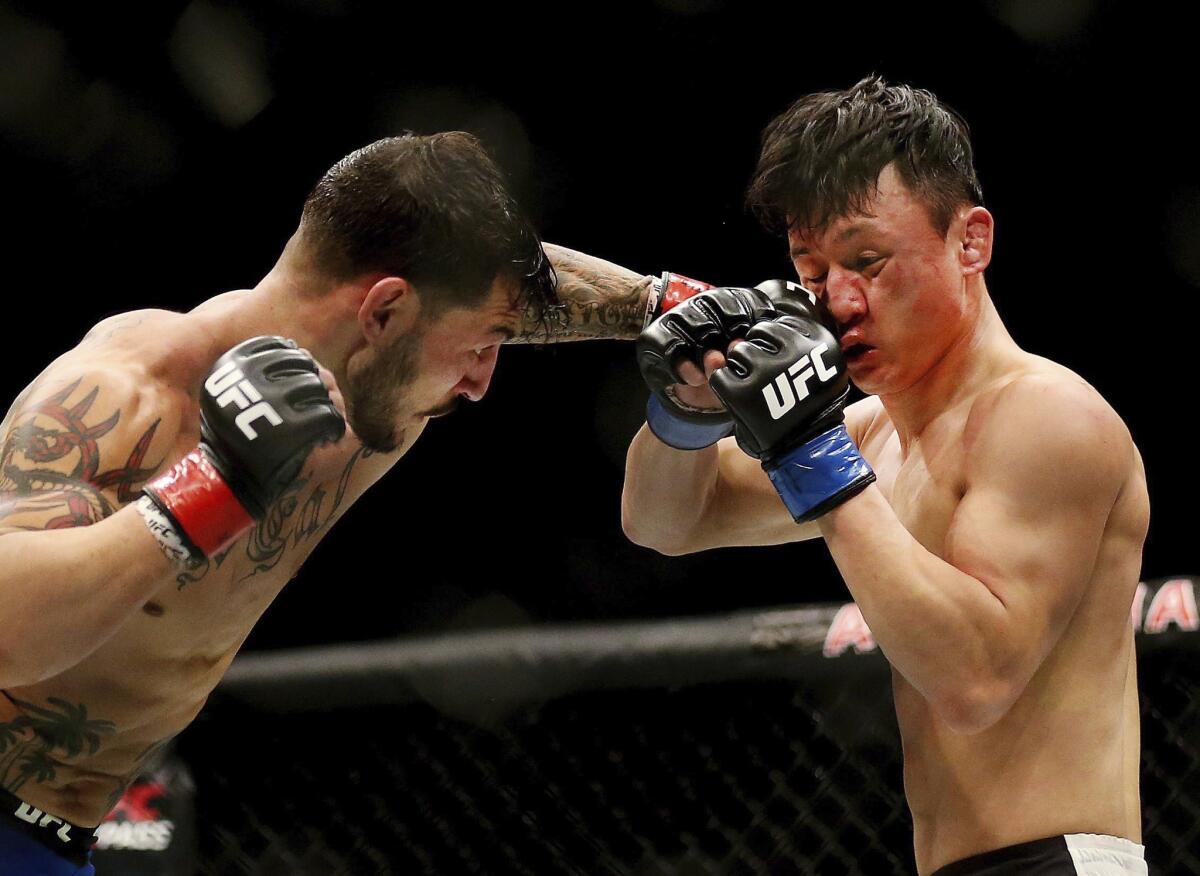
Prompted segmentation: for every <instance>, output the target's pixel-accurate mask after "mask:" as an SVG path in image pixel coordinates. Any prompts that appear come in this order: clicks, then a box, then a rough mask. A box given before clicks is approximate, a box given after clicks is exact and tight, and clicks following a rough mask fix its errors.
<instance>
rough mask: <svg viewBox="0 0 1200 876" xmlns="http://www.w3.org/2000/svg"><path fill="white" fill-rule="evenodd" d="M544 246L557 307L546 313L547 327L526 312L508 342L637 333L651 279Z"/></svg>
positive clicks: (629, 336)
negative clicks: (554, 277) (555, 282)
mask: <svg viewBox="0 0 1200 876" xmlns="http://www.w3.org/2000/svg"><path fill="white" fill-rule="evenodd" d="M545 249H546V255H548V256H549V257H550V263H551V264H552V265H553V266H554V272H555V274H556V275H557V277H558V285H557V287H556V288H555V291H556V292H557V294H558V299H559V301H560V302H561V306H560V307H559V308H556V309H555V310H554V312H553V313H552V314H551V315H550V320H549V325H544V324H543V323H542V322H541V321H540V320H539V319H538V318H537V317H536V316H534V315H527V316H526V318H525V319H524V320H523V321H522V323H521V326H520V329H519V330H518V332H517V334H516V336H515V337H513V338H512V339H511V340H510V341H508V343H518V344H520V343H526V344H527V343H544V342H546V341H551V342H554V341H587V340H595V339H599V338H609V339H620V340H633V339H635V338H636V337H637V336H638V333H639V332H641V330H642V324H643V322H644V320H645V317H646V301H647V298H646V296H647V294H648V293H649V291H650V289H651V287H652V286H653V285H654V278H653V277H647V276H643V275H642V274H638V273H636V272H634V271H630V270H628V269H627V268H622V267H621V266H620V265H615V264H613V263H612V262H606V261H605V260H604V259H598V258H595V257H593V256H589V255H584V254H583V253H581V252H576V251H575V250H572V249H567V248H566V247H563V246H556V245H554V244H552V243H548V244H546V245H545ZM547 333H549V336H548V337H547Z"/></svg>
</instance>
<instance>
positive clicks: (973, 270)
mask: <svg viewBox="0 0 1200 876" xmlns="http://www.w3.org/2000/svg"><path fill="white" fill-rule="evenodd" d="M961 222H962V232H961V234H960V245H961V246H962V251H961V252H960V254H959V257H958V258H959V264H960V265H961V266H962V271H963V274H964V275H968V274H981V273H983V269H984V268H986V267H987V266H988V264H989V263H990V262H991V260H992V235H993V232H994V230H995V227H996V222H995V220H994V219H993V218H992V214H991V213H989V212H988V211H987V210H986V209H985V208H983V207H971V208H970V209H969V210H967V211H966V213H964V214H963V216H962V219H961Z"/></svg>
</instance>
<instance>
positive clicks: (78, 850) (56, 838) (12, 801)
mask: <svg viewBox="0 0 1200 876" xmlns="http://www.w3.org/2000/svg"><path fill="white" fill-rule="evenodd" d="M0 821H2V822H3V823H4V824H6V825H8V826H9V827H10V828H13V829H15V830H20V831H21V832H22V833H24V834H25V835H26V836H29V837H32V838H33V839H35V840H37V841H38V842H39V843H41V844H42V845H44V846H45V847H46V848H48V849H50V850H51V851H53V852H57V853H58V854H59V855H61V856H62V857H64V858H66V859H67V860H69V861H71V862H72V863H77V864H80V865H83V864H86V863H87V860H88V852H89V851H91V848H92V843H94V842H95V841H96V828H94V827H80V826H79V825H78V824H72V823H71V822H69V821H65V820H63V819H61V818H59V817H58V816H57V815H51V814H50V813H48V812H43V811H42V810H41V809H38V808H37V807H36V806H31V805H29V804H28V803H26V802H25V801H24V800H22V799H20V798H19V797H17V796H15V795H13V794H11V793H10V792H8V791H6V790H4V789H3V788H0Z"/></svg>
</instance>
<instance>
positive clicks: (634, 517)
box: [621, 504, 692, 557]
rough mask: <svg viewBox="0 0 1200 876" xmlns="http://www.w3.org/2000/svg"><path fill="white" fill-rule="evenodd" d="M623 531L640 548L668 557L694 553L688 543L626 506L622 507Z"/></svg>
mask: <svg viewBox="0 0 1200 876" xmlns="http://www.w3.org/2000/svg"><path fill="white" fill-rule="evenodd" d="M621 530H622V531H623V532H624V533H625V537H626V538H627V539H629V540H630V541H631V542H633V543H634V544H636V545H638V546H639V547H644V548H649V549H650V550H652V551H657V552H658V553H660V554H663V555H664V556H668V557H679V556H683V555H684V554H689V553H692V550H691V549H690V548H689V546H688V544H687V543H686V541H684V540H683V539H681V538H679V537H677V536H673V535H672V533H670V532H669V531H666V530H664V529H663V528H662V526H661V525H658V526H656V525H654V523H653V521H650V520H648V519H646V518H645V517H644V516H642V515H638V514H636V513H634V512H632V511H631V510H630V509H629V508H628V507H627V506H626V505H624V504H622V506H621Z"/></svg>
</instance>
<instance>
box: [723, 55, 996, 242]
mask: <svg viewBox="0 0 1200 876" xmlns="http://www.w3.org/2000/svg"><path fill="white" fill-rule="evenodd" d="M892 163H894V164H895V167H896V170H897V172H898V173H899V174H900V178H901V179H903V180H904V184H905V185H906V186H908V188H909V190H911V191H912V192H913V193H914V194H915V195H917V197H919V198H920V199H921V200H923V201H924V202H925V206H926V208H927V209H928V211H929V218H930V220H931V222H932V223H933V225H934V227H936V228H937V229H938V230H939V231H940V232H941V234H942V235H943V236H944V235H945V234H946V232H947V231H948V230H949V228H950V222H951V220H952V219H953V217H954V213H955V211H956V210H957V209H958V208H959V207H960V206H962V205H963V204H964V203H969V204H982V203H983V192H982V190H981V188H980V185H979V178H978V177H977V176H976V175H975V167H974V164H973V160H972V155H971V139H970V130H969V129H968V127H967V123H966V122H965V121H963V119H962V117H961V116H959V115H958V113H956V112H955V111H954V110H952V109H951V108H950V107H948V106H946V105H945V104H944V103H942V102H941V101H939V100H938V99H937V98H936V97H934V96H933V94H931V93H930V92H928V91H925V90H923V89H917V88H912V87H910V86H908V85H888V84H887V83H886V82H884V80H883V79H882V78H881V77H879V76H877V75H872V76H868V77H867V78H865V79H863V80H861V81H860V82H858V83H856V84H855V85H853V86H851V87H850V88H848V89H846V90H844V91H822V92H818V93H816V94H808V95H805V96H804V97H802V98H800V99H799V100H798V101H796V102H795V103H794V104H792V105H791V106H790V107H788V109H787V110H786V111H785V112H783V113H781V114H780V115H779V116H777V117H776V118H775V119H773V120H772V121H771V123H770V124H769V125H768V126H767V128H766V130H765V131H763V137H762V153H761V154H760V155H759V158H758V166H757V167H756V168H755V171H754V179H753V180H752V181H751V183H750V189H749V191H748V192H747V195H746V203H747V205H748V206H749V207H750V209H751V210H752V211H753V212H754V214H755V215H756V216H758V218H759V220H760V221H761V222H762V223H763V225H764V226H766V227H767V228H768V229H770V230H772V231H786V229H787V228H788V227H789V226H798V227H799V228H802V229H822V228H825V227H827V226H828V225H829V223H830V222H832V221H833V220H834V219H837V218H839V217H842V216H848V215H851V214H854V213H861V212H863V210H864V209H865V208H866V204H867V202H868V200H869V199H870V198H871V197H872V196H873V195H874V194H875V193H876V189H877V186H878V181H879V174H880V173H881V172H882V171H883V169H884V167H886V166H887V165H888V164H892Z"/></svg>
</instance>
